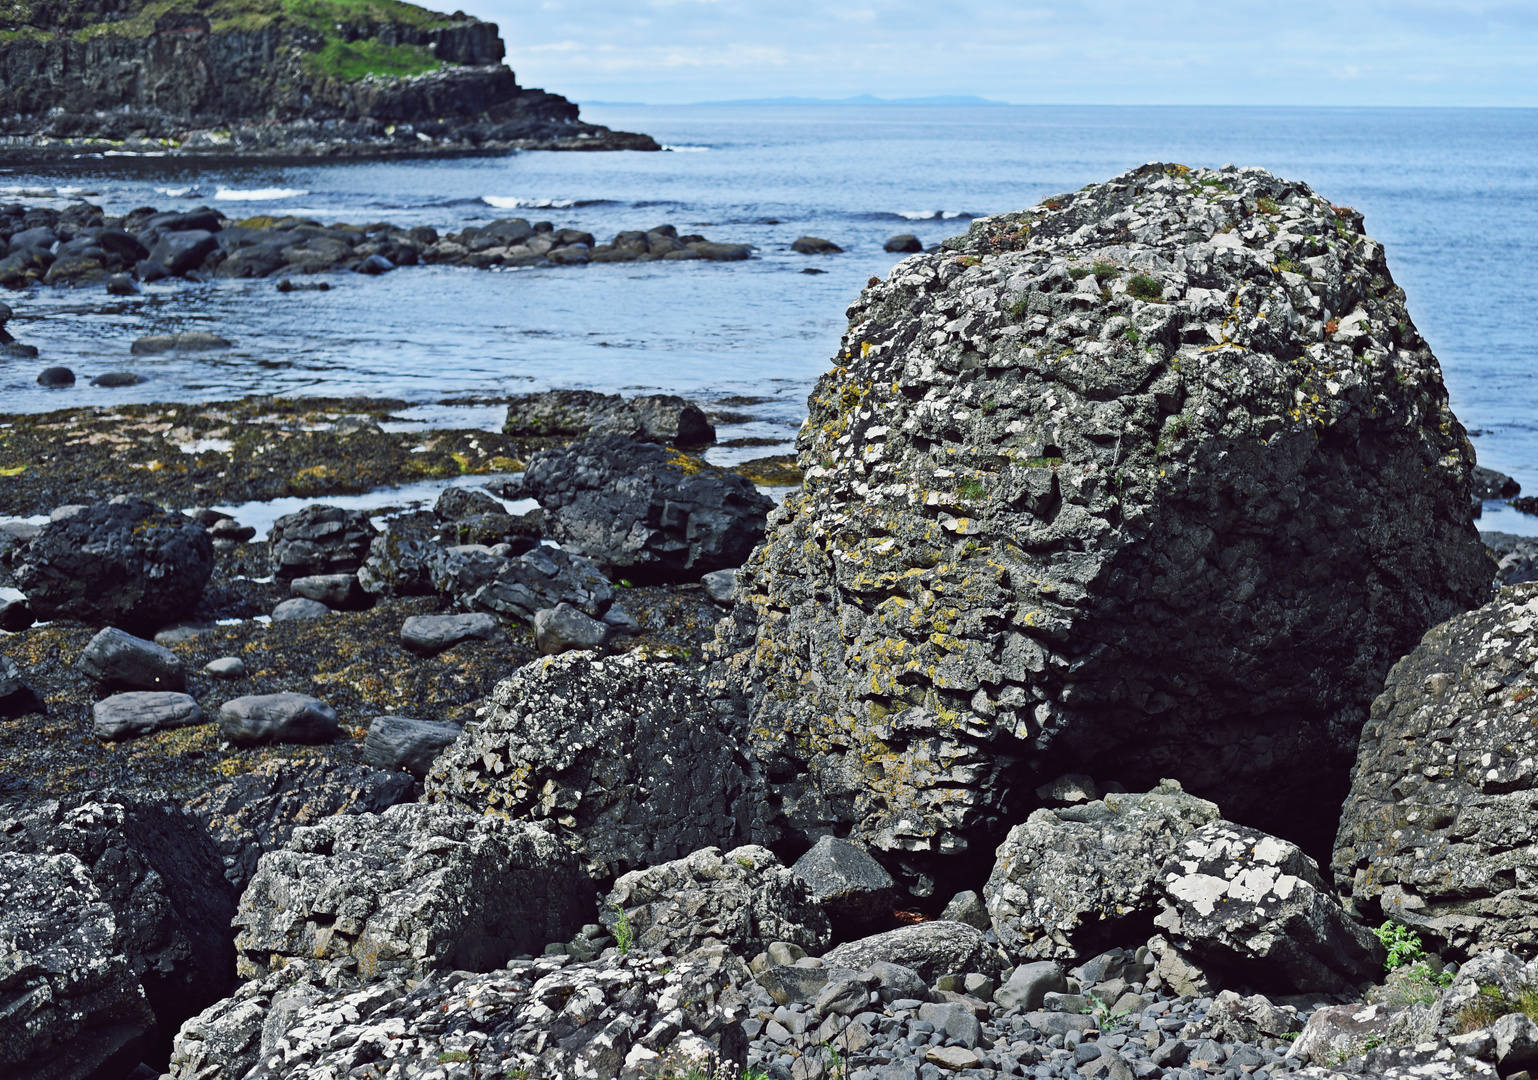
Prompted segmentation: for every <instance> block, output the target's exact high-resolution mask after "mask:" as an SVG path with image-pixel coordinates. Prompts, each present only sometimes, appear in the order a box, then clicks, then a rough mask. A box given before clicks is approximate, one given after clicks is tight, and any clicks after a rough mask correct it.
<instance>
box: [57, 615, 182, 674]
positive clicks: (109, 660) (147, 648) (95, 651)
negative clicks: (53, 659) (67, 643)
mask: <svg viewBox="0 0 1538 1080" xmlns="http://www.w3.org/2000/svg"><path fill="white" fill-rule="evenodd" d="M75 666H76V668H78V669H79V671H80V673H81V674H82V675H84V676H86V677H87V678H89V679H93V680H95V682H96V684H97V685H98V686H100V687H101V688H102V689H104V690H182V689H184V688H185V687H186V685H187V669H186V667H185V666H184V665H183V664H182V661H181V658H180V657H179V656H177V655H176V654H175V653H174V652H172V651H171V650H170V649H167V648H166V647H165V646H163V645H156V644H155V643H154V642H153V641H145V640H144V639H143V638H139V637H134V636H133V635H132V634H129V633H125V632H124V631H122V630H119V629H118V628H117V627H115V626H109V627H107V628H105V629H104V630H102V631H101V632H100V633H98V634H97V635H96V636H95V637H93V638H92V639H91V640H90V641H89V642H87V643H86V647H85V648H84V649H83V650H81V653H80V659H78V660H76V661H75Z"/></svg>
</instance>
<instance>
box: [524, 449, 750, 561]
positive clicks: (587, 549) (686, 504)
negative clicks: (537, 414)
mask: <svg viewBox="0 0 1538 1080" xmlns="http://www.w3.org/2000/svg"><path fill="white" fill-rule="evenodd" d="M523 489H524V492H525V493H526V494H528V495H530V496H532V497H533V498H536V499H538V500H539V502H540V505H541V506H542V507H544V510H545V524H546V531H547V532H548V533H549V535H550V537H551V538H552V539H554V540H557V541H559V542H560V543H561V544H563V545H566V546H570V547H575V548H576V549H578V550H580V551H582V552H583V553H584V554H585V555H587V557H588V558H590V559H592V560H593V561H594V562H595V563H598V564H599V565H600V566H604V567H607V568H609V569H610V570H612V571H615V572H623V573H624V574H626V575H627V576H629V577H635V578H641V579H646V580H665V581H697V580H699V577H700V575H701V574H705V573H709V572H710V571H712V570H724V569H728V568H730V567H734V566H740V565H741V564H742V562H743V560H744V559H746V558H747V557H748V553H749V552H750V551H752V550H753V546H754V545H755V544H757V543H758V542H759V541H760V540H762V539H763V536H764V520H765V516H766V515H767V514H768V512H769V509H770V507H772V506H773V505H774V504H773V502H771V501H770V499H769V497H768V496H767V495H764V494H761V493H760V492H759V491H758V489H757V488H755V487H754V486H753V485H752V483H750V482H749V481H748V480H747V479H746V478H744V477H742V476H739V475H737V474H736V473H730V472H725V471H723V470H721V469H718V468H716V467H715V466H714V465H708V464H706V463H705V462H704V461H702V460H701V459H699V458H694V457H689V456H688V455H687V454H681V453H679V452H678V451H676V450H670V449H668V448H666V447H662V446H657V445H656V444H654V443H643V442H633V441H631V440H629V439H625V438H622V437H620V436H617V435H613V436H609V437H607V438H602V439H589V440H587V441H585V442H579V443H573V444H572V445H571V446H568V447H565V448H561V449H552V450H542V451H540V452H539V453H537V454H535V455H534V456H533V457H531V458H530V459H529V467H528V469H527V470H526V471H525V472H524V476H523Z"/></svg>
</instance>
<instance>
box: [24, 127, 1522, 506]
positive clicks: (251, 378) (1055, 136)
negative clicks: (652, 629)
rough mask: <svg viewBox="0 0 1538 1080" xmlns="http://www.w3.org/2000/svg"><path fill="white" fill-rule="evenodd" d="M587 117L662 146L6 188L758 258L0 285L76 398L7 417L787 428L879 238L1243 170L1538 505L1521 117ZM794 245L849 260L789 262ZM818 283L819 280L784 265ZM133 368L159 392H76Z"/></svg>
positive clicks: (946, 232) (131, 170)
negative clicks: (365, 417)
mask: <svg viewBox="0 0 1538 1080" xmlns="http://www.w3.org/2000/svg"><path fill="white" fill-rule="evenodd" d="M584 116H586V117H588V118H590V119H593V120H596V121H598V122H600V123H606V124H610V125H612V126H615V127H621V128H625V129H629V130H637V131H646V132H648V133H650V134H652V135H654V136H656V137H657V138H658V139H659V140H660V141H662V142H663V143H664V144H666V145H668V146H671V147H673V148H674V152H672V153H660V154H639V153H620V154H597V153H594V154H555V153H526V154H518V155H515V156H511V157H499V158H474V159H457V160H447V161H421V162H404V163H338V164H321V165H314V164H306V165H295V166H280V165H273V166H256V167H239V168H229V167H214V166H208V165H200V164H197V163H184V162H174V161H169V160H165V159H148V160H146V159H139V160H127V159H111V160H101V159H96V160H82V161H79V162H75V163H72V164H70V165H68V166H62V167H54V168H51V169H50V170H48V171H23V170H13V171H11V172H9V173H5V174H0V197H4V198H19V199H22V200H23V201H27V202H40V201H44V197H43V196H41V195H39V194H36V193H39V192H51V193H55V194H54V196H53V197H54V198H55V199H65V198H67V197H69V196H70V195H71V194H73V193H76V192H89V193H91V194H90V195H89V196H88V197H89V198H90V200H91V201H92V202H96V203H98V204H100V205H102V206H104V207H105V208H107V209H108V211H109V212H113V213H121V212H124V211H127V210H129V209H132V208H134V207H136V206H143V205H153V206H158V207H171V206H187V207H191V206H195V205H200V204H205V203H206V204H208V205H211V206H218V207H220V208H221V209H222V210H223V211H224V212H225V213H226V214H228V215H229V216H231V217H244V216H246V215H249V214H258V213H261V214H286V213H295V214H302V215H307V216H311V217H316V218H319V219H321V220H323V221H326V222H331V221H348V222H355V223H363V222H369V221H379V220H384V221H391V222H396V223H399V224H402V225H418V224H423V225H432V226H434V227H436V228H438V229H439V230H440V231H446V230H449V229H458V228H462V227H463V226H464V225H466V224H470V223H474V222H484V221H488V220H491V219H492V218H495V217H502V216H508V215H513V214H516V215H519V216H525V217H529V218H531V219H540V218H544V219H547V220H550V221H553V222H554V223H555V224H556V225H557V226H574V227H578V228H582V229H586V230H588V231H590V232H593V233H594V234H596V235H598V236H599V237H600V238H601V239H607V238H608V237H609V236H612V235H613V234H614V233H615V232H617V231H619V230H621V229H631V228H643V229H644V228H650V227H652V226H655V225H658V224H661V223H664V222H667V223H671V224H674V225H677V226H679V227H680V229H685V228H687V230H688V231H691V232H701V233H704V234H706V235H707V236H709V237H711V238H712V239H721V240H729V241H744V242H749V243H752V244H755V245H757V246H758V248H759V255H758V257H757V258H755V259H753V260H752V261H750V262H746V263H729V264H711V263H681V264H680V263H649V264H640V265H635V264H630V265H625V264H618V265H601V266H590V267H575V268H561V269H555V268H552V269H525V270H516V271H497V272H486V271H473V270H464V269H452V268H422V269H405V270H401V271H399V272H396V273H392V274H388V275H385V276H384V277H382V278H372V279H364V278H360V277H357V276H356V275H351V274H336V275H329V276H328V280H329V281H330V282H331V284H332V290H331V291H330V292H326V293H316V292H295V293H290V294H287V295H280V294H278V293H276V292H275V291H274V289H273V284H272V282H269V281H257V282H251V281H218V282H212V283H208V284H205V285H189V284H186V283H178V284H171V285H157V286H152V287H150V288H148V289H146V294H145V295H144V296H143V297H138V298H133V299H130V300H113V299H112V298H109V297H107V296H106V295H105V293H104V292H103V291H102V290H101V289H100V288H87V289H80V290H51V289H37V288H34V289H33V290H31V291H29V292H27V293H21V294H14V295H9V296H6V297H4V299H5V300H6V301H7V302H9V303H10V305H11V306H12V308H13V309H15V312H16V317H15V320H14V322H13V323H12V324H11V327H10V328H11V329H12V331H13V332H15V333H16V335H17V336H18V337H19V338H20V339H21V340H23V341H27V342H30V343H32V344H35V345H37V346H39V348H40V349H41V350H42V353H43V361H44V362H49V363H62V364H65V365H67V366H69V367H71V368H73V369H74V370H75V371H76V373H77V375H78V376H81V382H82V384H81V385H77V386H76V387H75V388H73V389H71V390H68V391H43V390H41V389H40V388H38V387H37V386H36V384H35V383H34V381H33V380H34V379H35V377H36V374H37V369H38V367H39V363H38V362H36V361H16V360H9V361H0V399H3V402H4V406H3V407H4V409H5V410H7V411H41V410H44V409H51V408H58V407H62V406H65V405H73V404H88V403H89V404H111V403H114V402H118V401H129V400H144V401H148V400H189V401H190V400H209V399H219V398H228V397H232V396H239V395H243V394H248V393H285V394H369V395H390V396H398V397H403V398H407V399H410V400H413V401H421V402H432V401H436V400H439V399H442V398H445V397H451V396H465V395H497V394H506V393H516V392H523V391H527V390H534V389H544V388H547V387H555V386H575V387H589V388H593V389H600V390H610V391H612V390H625V391H627V392H634V391H639V390H641V389H646V390H664V391H672V392H677V393H682V394H686V395H689V396H694V397H699V398H703V399H707V400H719V399H721V398H723V397H727V396H733V395H741V396H752V397H763V398H767V399H768V401H767V402H766V403H765V404H762V405H759V406H755V407H753V408H752V410H751V411H752V412H754V413H755V414H756V415H758V416H760V417H762V422H761V424H760V425H759V426H758V427H756V428H754V429H753V430H755V431H759V432H761V433H766V434H768V433H779V434H784V435H785V436H786V437H789V436H790V435H791V434H793V428H794V426H795V425H796V424H798V423H799V421H800V419H801V417H802V416H803V415H804V414H805V398H806V395H807V392H808V390H809V389H810V387H811V384H812V382H813V381H814V380H815V379H816V377H817V375H818V374H819V373H821V372H822V371H823V370H824V369H825V368H826V366H827V364H828V358H829V357H830V356H831V355H832V353H833V351H834V348H835V347H836V345H837V341H838V337H839V334H840V332H841V331H842V328H843V324H844V320H843V312H844V308H845V306H846V305H847V304H848V303H849V301H850V300H851V299H853V297H854V296H855V294H856V293H857V292H858V290H859V288H860V286H861V285H862V284H863V283H864V281H865V280H866V279H867V278H868V277H870V276H871V275H872V274H885V273H886V272H887V271H888V270H889V269H890V267H891V265H892V264H893V262H894V261H895V257H894V256H891V255H887V254H885V253H884V252H883V251H882V248H881V245H882V243H883V241H884V240H885V239H886V238H887V237H888V236H890V235H892V234H894V233H897V232H910V231H911V232H914V233H916V234H918V236H919V237H920V238H921V239H922V240H923V241H924V242H925V243H926V244H932V243H936V242H938V241H939V240H941V239H943V238H945V237H946V236H950V235H953V234H955V233H957V232H960V231H963V230H964V229H965V227H966V224H967V221H968V220H969V219H970V217H971V216H974V215H981V214H988V213H994V212H999V211H1005V210H1014V209H1019V208H1022V207H1025V206H1028V205H1030V204H1032V203H1034V202H1036V201H1037V200H1038V199H1040V198H1042V197H1043V196H1045V195H1049V194H1053V193H1056V192H1059V191H1064V190H1072V189H1075V188H1078V187H1081V186H1083V185H1084V184H1087V183H1091V182H1095V181H1099V180H1104V179H1107V178H1108V177H1110V176H1113V175H1115V174H1116V173H1118V172H1121V171H1123V170H1124V169H1127V168H1130V167H1132V166H1135V165H1139V164H1141V163H1143V162H1145V161H1150V160H1164V161H1179V162H1184V163H1186V164H1189V165H1222V164H1224V163H1227V162H1233V163H1235V164H1251V165H1261V166H1264V167H1266V168H1268V169H1271V170H1272V171H1273V172H1276V173H1278V174H1280V175H1283V176H1287V177H1290V178H1297V179H1302V180H1305V181H1307V182H1308V183H1309V184H1311V185H1312V186H1313V187H1315V188H1316V189H1317V190H1318V191H1320V192H1321V193H1322V194H1324V195H1326V196H1328V197H1329V198H1330V199H1331V200H1333V201H1335V202H1337V203H1347V204H1351V205H1354V206H1356V207H1357V208H1358V209H1360V210H1362V211H1363V212H1364V213H1365V215H1366V221H1367V230H1368V232H1369V233H1370V234H1371V235H1372V236H1374V237H1375V238H1377V239H1378V240H1380V241H1381V242H1383V244H1384V245H1385V247H1386V248H1387V251H1388V257H1389V263H1390V266H1391V268H1392V270H1393V273H1394V277H1395V279H1396V280H1397V281H1398V282H1399V284H1400V285H1402V286H1403V287H1404V289H1405V291H1406V293H1408V295H1409V301H1410V311H1411V313H1412V315H1413V317H1414V318H1415V320H1416V323H1417V325H1418V326H1419V327H1420V329H1421V331H1422V332H1423V333H1424V334H1425V336H1426V338H1427V340H1428V341H1430V342H1431V344H1432V347H1433V348H1434V349H1435V350H1436V353H1437V355H1438V357H1440V359H1441V361H1442V366H1443V370H1444V373H1445V376H1446V378H1447V382H1448V385H1449V387H1450V389H1451V392H1452V397H1453V404H1454V406H1455V407H1456V409H1457V412H1458V415H1459V416H1460V418H1461V419H1462V420H1463V422H1464V423H1465V424H1466V425H1467V426H1468V427H1469V428H1470V429H1471V430H1473V431H1476V432H1478V433H1479V434H1478V436H1477V437H1476V439H1475V446H1476V447H1477V448H1478V450H1479V455H1480V460H1481V461H1482V462H1483V463H1485V464H1487V465H1490V466H1492V467H1494V468H1498V469H1501V470H1502V471H1505V472H1509V473H1511V474H1512V475H1514V476H1516V477H1517V478H1518V479H1519V480H1520V481H1521V482H1522V484H1523V487H1524V489H1525V490H1526V491H1528V492H1530V493H1538V408H1535V406H1538V378H1535V365H1534V363H1533V362H1532V361H1531V359H1530V355H1529V354H1530V352H1531V342H1532V341H1533V340H1534V338H1535V330H1538V326H1535V322H1538V316H1535V314H1534V312H1535V310H1538V309H1535V305H1534V300H1533V298H1534V297H1535V296H1538V110H1419V109H1361V110H1356V109H1254V108H1213V109H1197V108H1148V109H1134V108H1061V107H1039V108H1038V107H1013V106H1011V107H961V108H951V107H864V108H862V107H838V106H823V107H808V108H784V107H751V106H746V107H745V106H736V107H721V106H713V107H699V106H695V107H614V106H611V107H602V108H589V109H586V110H584ZM6 189H9V190H6ZM27 192H31V193H33V194H24V193H27ZM54 204H55V205H62V202H56V203H54ZM808 233H810V234H813V235H818V236H823V237H826V238H828V239H830V240H833V241H835V242H836V243H838V244H840V245H841V246H843V247H844V248H845V249H846V254H844V255H838V256H830V257H822V258H808V257H806V256H801V255H797V254H795V253H793V252H791V251H790V250H789V244H790V242H791V241H792V240H794V239H795V238H796V237H798V236H801V235H803V234H808ZM808 266H813V267H816V268H818V269H822V270H826V271H827V272H826V273H824V274H817V275H809V274H803V273H801V272H800V271H801V270H803V269H804V268H806V267H808ZM190 328H197V329H207V330H212V331H215V332H217V333H219V334H222V335H223V336H225V337H227V338H230V339H232V340H233V341H234V342H235V343H236V347H235V348H234V349H232V350H229V351H227V352H223V353H219V354H202V355H192V356H183V357H172V358H139V357H130V355H129V352H128V348H129V345H130V343H131V342H132V341H133V339H134V338H135V337H138V336H139V335H141V334H145V333H151V332H160V331H174V330H181V329H190ZM122 369H132V370H136V371H139V372H141V373H143V374H145V375H148V376H149V377H150V379H151V381H150V382H147V383H145V384H143V385H141V386H139V387H134V388H129V389H126V390H124V389H117V390H98V389H92V388H89V387H86V386H84V385H83V383H84V381H85V380H86V379H88V378H90V377H91V376H93V375H96V374H100V373H102V372H104V371H111V370H122ZM758 452H763V451H758ZM1527 521H1531V522H1533V523H1534V524H1533V526H1526V525H1525V522H1527ZM1483 524H1484V526H1485V527H1486V528H1491V527H1498V528H1507V529H1511V530H1512V531H1522V532H1538V519H1523V518H1522V517H1521V515H1517V514H1515V513H1514V512H1511V511H1503V512H1500V513H1498V514H1494V515H1488V516H1487V518H1486V520H1485V522H1484V523H1483Z"/></svg>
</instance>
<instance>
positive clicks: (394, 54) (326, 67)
mask: <svg viewBox="0 0 1538 1080" xmlns="http://www.w3.org/2000/svg"><path fill="white" fill-rule="evenodd" d="M305 64H306V66H307V67H309V69H310V71H311V72H313V73H314V74H316V75H319V76H321V77H323V78H328V79H341V80H343V81H344V82H355V81H357V80H358V79H362V78H364V77H366V76H369V75H396V76H406V75H421V74H424V73H426V72H429V71H437V70H438V69H439V68H440V67H442V66H443V65H442V64H440V63H439V62H438V60H437V59H436V58H435V57H434V56H433V54H432V53H431V52H430V51H429V50H428V49H427V48H425V47H424V46H421V45H386V44H384V43H383V42H381V41H377V40H375V39H374V38H362V39H360V40H358V41H341V40H338V39H336V38H332V39H331V40H330V41H328V42H326V44H325V45H323V46H322V47H321V49H320V51H319V52H317V53H311V54H310V55H309V56H307V57H305Z"/></svg>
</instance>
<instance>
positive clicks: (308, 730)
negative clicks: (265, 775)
mask: <svg viewBox="0 0 1538 1080" xmlns="http://www.w3.org/2000/svg"><path fill="white" fill-rule="evenodd" d="M219 730H220V731H221V732H222V733H223V734H224V735H225V736H226V737H227V738H228V739H230V741H231V742H236V743H260V742H287V743H324V742H330V741H331V740H332V739H335V738H336V737H337V736H339V735H341V733H342V726H341V724H340V723H338V722H337V718H336V710H335V709H333V708H332V707H331V706H330V705H327V704H326V703H325V702H324V701H321V700H320V699H319V698H313V697H310V696H309V695H308V694H293V693H281V694H251V695H248V696H246V697H238V698H235V699H233V700H231V701H226V702H225V703H224V704H223V705H221V706H219Z"/></svg>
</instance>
